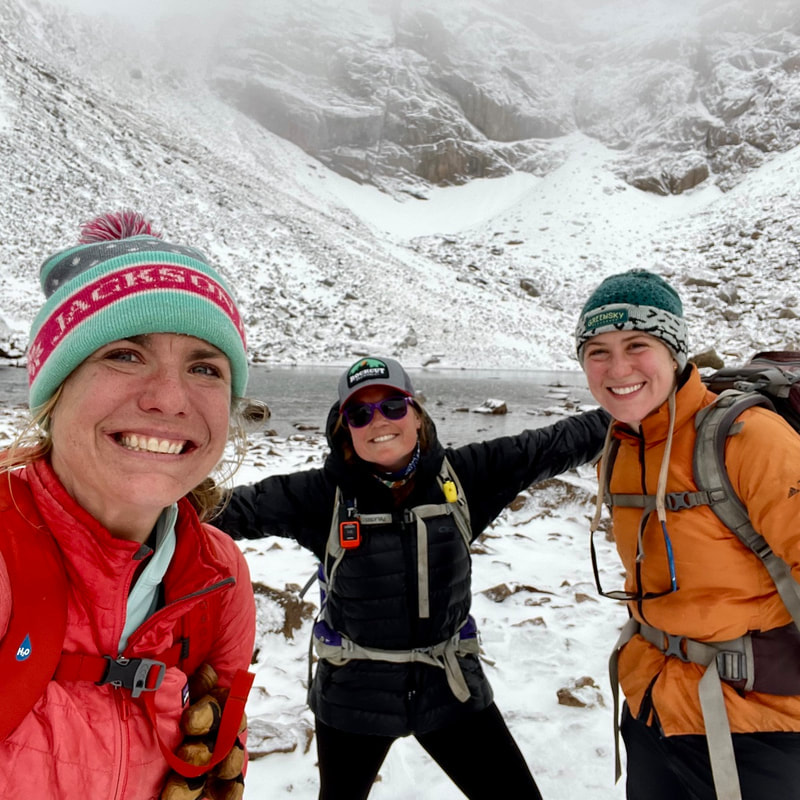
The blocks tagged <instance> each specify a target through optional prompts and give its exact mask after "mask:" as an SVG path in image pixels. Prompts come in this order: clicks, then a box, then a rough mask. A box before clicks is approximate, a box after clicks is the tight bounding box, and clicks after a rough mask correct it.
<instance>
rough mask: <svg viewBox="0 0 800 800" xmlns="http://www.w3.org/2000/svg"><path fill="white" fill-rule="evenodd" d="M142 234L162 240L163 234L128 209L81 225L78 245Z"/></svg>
mask: <svg viewBox="0 0 800 800" xmlns="http://www.w3.org/2000/svg"><path fill="white" fill-rule="evenodd" d="M142 234H146V235H147V236H155V237H157V238H159V239H160V238H161V234H160V233H156V232H155V231H154V230H153V228H152V225H151V224H150V222H149V221H148V220H146V219H145V218H144V216H142V214H140V213H139V212H138V211H131V209H129V208H126V209H123V210H122V211H112V212H110V213H108V214H101V215H100V216H99V217H96V218H95V219H92V220H89V221H88V222H84V223H83V225H81V238H80V239H78V243H79V244H92V243H94V242H107V241H109V240H111V239H127V238H128V237H129V236H141V235H142Z"/></svg>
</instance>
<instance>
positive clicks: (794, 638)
mask: <svg viewBox="0 0 800 800" xmlns="http://www.w3.org/2000/svg"><path fill="white" fill-rule="evenodd" d="M576 339H577V342H576V343H577V351H578V356H579V358H580V361H581V364H582V365H583V369H584V371H585V372H586V377H587V381H588V384H589V389H590V390H591V392H592V395H593V396H594V398H595V399H596V400H597V402H598V403H600V405H601V406H603V407H604V408H606V410H608V411H609V412H610V413H611V415H612V416H613V417H614V422H613V424H612V426H611V428H610V438H609V440H608V445H607V448H606V451H605V452H604V456H603V462H602V463H601V467H600V475H601V476H604V475H607V479H606V478H605V477H601V484H602V485H603V487H606V486H607V487H608V495H607V497H608V498H609V499H610V501H611V506H612V523H613V534H614V541H615V543H616V546H617V550H618V551H619V555H620V558H621V559H622V562H623V565H624V567H625V584H624V586H623V587H621V586H608V585H604V586H603V587H600V586H599V585H598V589H599V590H600V592H601V593H602V594H605V595H606V596H609V597H612V598H613V599H617V600H625V601H627V605H628V610H629V613H630V615H631V619H630V621H629V623H628V624H627V625H626V627H625V629H624V631H623V635H622V636H621V638H620V641H619V643H618V646H617V649H618V651H619V658H618V675H619V684H620V686H621V687H622V690H623V692H624V695H625V700H626V702H625V708H624V710H623V715H622V727H621V730H622V736H623V739H624V741H625V746H626V750H627V756H628V759H627V797H628V798H629V800H714V799H715V798H717V800H739V798H744V800H771V799H772V798H777V797H781V798H784V797H786V798H789V797H798V796H800V795H799V794H798V792H799V791H800V790H798V786H800V666H798V665H800V656H799V655H798V653H800V634H798V631H797V629H796V628H795V626H794V625H793V624H792V621H791V617H790V615H789V613H788V611H787V610H786V608H785V607H784V605H783V603H782V601H781V599H780V597H779V595H778V592H777V589H776V587H775V585H774V583H773V582H772V580H771V579H770V577H769V574H768V573H767V570H766V569H765V567H764V565H763V564H762V563H761V561H760V560H759V558H758V557H757V556H756V555H755V554H754V553H753V552H752V551H750V550H749V549H748V548H747V547H746V546H745V545H744V544H743V543H742V542H741V541H740V540H739V538H738V537H737V536H736V535H735V534H734V533H733V532H732V531H731V530H729V529H728V528H727V527H726V526H725V525H724V524H723V523H722V522H721V521H720V519H719V518H718V517H717V516H716V514H715V513H714V511H713V510H712V508H711V507H709V505H708V504H707V501H706V500H705V499H704V496H703V494H702V493H701V492H699V491H698V485H697V482H696V479H695V475H694V469H693V456H694V451H695V441H696V438H697V433H696V427H695V425H696V421H697V419H698V416H699V415H700V414H701V413H703V411H704V410H707V409H708V407H709V406H710V405H711V404H712V403H714V402H715V401H716V400H717V399H718V397H717V395H715V394H713V393H712V392H710V391H708V390H707V389H706V388H705V386H704V385H703V383H702V381H701V380H700V376H699V373H698V371H697V368H696V367H695V366H694V365H693V364H690V363H688V344H687V331H686V322H685V320H684V318H683V308H682V304H681V301H680V298H679V297H678V295H677V293H676V292H675V290H674V289H673V288H672V287H671V286H670V285H669V284H667V283H666V282H665V281H664V280H663V279H662V278H660V277H659V276H657V275H654V274H652V273H650V272H646V271H644V270H632V271H630V272H625V273H621V274H618V275H612V276H611V277H609V278H607V279H606V280H605V281H603V282H602V283H601V284H600V285H599V286H598V287H597V288H596V289H595V290H594V292H593V293H592V295H591V297H590V298H589V300H588V301H587V303H586V305H585V306H584V308H583V311H582V312H581V316H580V320H579V322H578V327H577V332H576ZM732 430H733V429H732ZM614 450H615V451H616V455H615V456H612V455H611V453H612V452H613V451H614ZM725 465H726V468H727V472H728V476H729V478H730V481H731V484H732V487H733V490H734V491H735V493H736V495H737V496H738V497H739V498H740V499H741V501H742V503H743V504H744V506H745V507H746V508H747V512H748V514H749V517H750V520H751V521H752V524H753V526H754V527H755V528H756V530H758V532H759V533H760V534H761V535H762V536H763V537H764V539H765V540H766V541H767V542H768V544H769V546H770V547H771V548H772V550H773V551H774V553H775V554H776V555H777V556H779V557H780V558H781V559H783V560H784V561H785V562H787V563H788V564H789V565H790V567H791V568H792V571H793V573H794V575H795V576H798V575H800V492H798V487H800V437H798V436H797V435H796V434H795V432H794V431H793V430H792V429H791V428H790V426H789V425H788V424H787V423H786V422H785V421H784V420H782V419H781V418H780V417H779V416H778V415H777V414H774V413H772V412H770V411H767V410H766V409H764V408H750V409H748V410H746V411H744V412H743V413H742V414H741V415H740V416H739V418H738V420H737V426H736V429H735V435H729V436H728V438H727V441H726V443H725ZM604 494H605V492H604V491H603V490H602V488H601V491H600V492H599V493H598V497H599V500H601V499H602V497H603V495H604ZM712 499H713V498H712ZM598 519H599V507H598V513H597V515H596V516H595V521H594V525H593V527H596V526H597V522H598ZM601 572H602V571H598V575H599V574H601ZM604 584H605V581H604ZM738 664H741V665H746V666H745V669H744V673H745V674H741V672H740V671H739V670H736V669H734V668H733V667H734V666H735V665H738ZM709 753H710V754H711V755H710V757H709Z"/></svg>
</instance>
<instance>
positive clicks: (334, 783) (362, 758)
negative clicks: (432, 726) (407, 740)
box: [316, 703, 542, 800]
mask: <svg viewBox="0 0 800 800" xmlns="http://www.w3.org/2000/svg"><path fill="white" fill-rule="evenodd" d="M316 732H317V755H318V758H319V776H320V790H319V800H364V798H366V797H367V795H368V794H369V791H370V789H371V788H372V784H373V782H374V780H375V778H376V777H377V775H378V770H379V769H380V767H381V764H383V761H384V759H385V758H386V754H387V753H388V752H389V748H390V747H391V746H392V743H393V742H394V741H395V738H394V737H392V736H370V735H368V734H358V733H346V732H345V731H340V730H337V729H336V728H331V727H330V726H328V725H325V723H323V722H321V721H320V720H319V719H317V721H316ZM416 739H417V741H418V742H419V743H420V744H421V745H422V746H423V748H425V750H426V751H427V752H428V754H429V755H430V756H431V758H433V760H434V761H435V762H436V763H437V764H438V765H439V766H440V767H441V768H442V769H443V770H444V771H445V772H446V773H447V775H448V776H449V777H450V779H451V780H452V781H453V783H455V784H456V786H458V788H459V789H461V791H462V792H464V794H465V795H466V796H467V797H469V798H471V800H497V798H498V797H513V798H514V800H542V796H541V794H540V793H539V789H538V787H537V786H536V781H535V780H534V779H533V776H532V775H531V773H530V770H529V769H528V766H527V764H526V763H525V759H524V758H523V757H522V753H521V752H520V750H519V748H518V747H517V743H516V742H515V741H514V739H513V738H512V736H511V733H510V731H509V730H508V728H507V727H506V723H505V722H504V720H503V717H502V716H501V714H500V712H499V711H498V709H497V706H496V705H495V704H494V703H492V705H490V706H489V707H488V708H487V709H485V710H484V711H478V712H476V713H474V714H470V715H469V716H467V717H465V718H464V719H463V720H462V721H460V722H459V723H458V724H456V725H450V726H448V727H446V728H440V729H439V730H436V731H433V732H432V733H425V734H420V735H418V736H417V737H416Z"/></svg>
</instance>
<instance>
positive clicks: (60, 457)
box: [51, 333, 231, 541]
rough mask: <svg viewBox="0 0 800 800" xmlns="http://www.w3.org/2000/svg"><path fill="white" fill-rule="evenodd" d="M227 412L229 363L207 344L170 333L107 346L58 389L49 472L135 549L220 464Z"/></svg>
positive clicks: (135, 338) (226, 435) (77, 499)
mask: <svg viewBox="0 0 800 800" xmlns="http://www.w3.org/2000/svg"><path fill="white" fill-rule="evenodd" d="M230 404H231V370H230V364H229V362H228V359H227V357H226V356H225V355H224V354H223V353H222V352H221V351H219V350H217V348H215V347H213V346H212V345H210V344H208V343H207V342H204V341H203V340H201V339H196V338H194V337H193V336H181V335H178V334H172V333H157V334H149V335H147V336H136V337H134V338H132V339H122V340H119V341H116V342H112V343H110V344H108V345H105V346H104V347H101V348H100V349H99V350H96V351H95V352H94V353H93V354H92V355H91V356H89V358H87V359H86V360H85V361H84V362H83V363H82V364H81V365H80V366H79V367H78V368H77V369H75V370H74V371H73V372H72V373H71V374H70V376H69V377H68V378H67V379H66V381H64V384H63V388H62V392H61V396H60V398H59V400H58V402H57V404H56V406H55V408H54V409H53V413H52V419H51V434H52V450H51V461H52V465H53V469H54V471H55V473H56V475H58V477H59V479H60V480H61V482H62V483H63V484H64V487H65V488H66V490H67V492H69V494H70V495H71V496H72V497H73V498H74V499H75V500H76V501H77V502H78V503H79V504H80V505H81V506H82V507H83V508H85V509H86V510H87V511H89V512H90V513H91V514H92V515H93V516H94V517H95V518H96V519H97V520H98V521H99V522H101V523H102V524H103V525H104V526H105V527H106V528H108V529H109V530H110V531H111V533H112V534H113V535H115V536H118V537H120V538H126V539H132V540H135V541H144V540H145V539H146V538H147V536H148V535H149V534H150V531H151V530H152V527H153V525H154V524H155V521H156V520H157V519H158V516H159V514H160V513H161V511H162V510H163V509H164V508H166V507H167V506H169V505H171V504H172V503H174V502H175V501H177V500H178V499H179V498H181V497H183V496H184V495H185V494H186V493H187V492H189V491H190V490H191V489H193V488H194V487H195V486H197V485H198V484H199V483H201V481H203V480H204V479H205V478H206V477H207V476H208V475H209V473H210V472H211V470H212V469H213V468H214V466H215V465H216V464H217V462H218V461H219V460H220V458H221V457H222V453H223V450H224V449H225V444H226V441H227V438H228V422H229V413H230Z"/></svg>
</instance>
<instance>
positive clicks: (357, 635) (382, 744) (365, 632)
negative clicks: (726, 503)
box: [215, 358, 609, 800]
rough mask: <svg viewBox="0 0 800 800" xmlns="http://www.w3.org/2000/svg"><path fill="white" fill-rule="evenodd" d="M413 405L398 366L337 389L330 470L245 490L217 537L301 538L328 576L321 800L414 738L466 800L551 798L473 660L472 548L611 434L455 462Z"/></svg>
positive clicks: (351, 798) (599, 423)
mask: <svg viewBox="0 0 800 800" xmlns="http://www.w3.org/2000/svg"><path fill="white" fill-rule="evenodd" d="M414 397H415V395H414V389H413V386H412V384H411V380H410V379H409V377H408V374H407V373H406V372H405V370H404V369H403V368H402V366H401V365H400V364H399V363H398V362H397V361H395V360H393V359H391V358H364V359H360V360H359V361H357V362H356V363H355V364H353V366H352V367H350V368H349V369H348V370H347V371H346V372H345V373H344V375H342V377H341V379H340V381H339V400H338V402H337V403H336V404H335V405H334V406H333V408H332V409H331V412H330V414H329V417H328V425H327V434H328V441H329V444H330V446H331V452H330V454H329V455H328V457H327V459H326V461H325V465H324V466H323V467H322V469H311V470H305V471H301V472H296V473H293V474H289V475H278V476H272V477H269V478H265V479H264V480H262V481H260V482H258V483H256V484H254V485H252V486H241V487H238V488H236V489H235V490H234V491H233V493H232V496H231V498H230V503H229V505H228V506H227V508H226V509H225V510H224V512H223V513H222V515H221V516H220V517H219V518H218V519H217V520H215V524H217V525H219V527H220V528H222V529H223V530H225V531H227V532H228V533H229V534H231V535H232V536H234V537H236V538H259V537H263V536H268V535H278V536H287V537H291V538H293V539H295V540H296V541H297V542H299V543H300V544H301V545H302V546H304V547H307V548H308V549H309V550H311V551H312V552H313V553H314V554H315V555H316V556H317V558H319V560H320V564H321V569H320V580H321V581H322V583H323V589H324V591H325V602H324V604H323V612H322V614H321V618H320V621H319V622H317V624H316V625H315V627H314V639H315V646H316V649H317V655H318V656H319V662H318V668H317V672H316V675H315V677H314V680H313V682H312V684H311V687H310V689H309V703H310V706H311V709H312V711H313V712H314V714H315V717H316V734H317V750H318V757H319V770H320V794H319V797H320V800H360V799H361V798H366V797H367V795H368V794H369V791H370V787H371V786H372V783H373V781H374V779H375V777H376V775H377V773H378V770H379V769H380V766H381V764H382V763H383V760H384V758H385V757H386V754H387V752H388V750H389V747H390V746H391V744H392V742H393V741H394V740H395V739H397V738H398V737H400V736H408V735H412V736H414V737H415V738H416V739H417V740H418V741H419V743H420V744H421V745H422V746H423V747H424V748H425V750H426V751H427V752H428V753H429V754H430V755H431V757H432V758H433V759H434V760H435V761H436V762H437V763H438V764H440V765H441V767H442V768H443V769H444V770H445V771H446V772H447V774H448V775H449V776H450V778H451V779H452V780H453V781H454V782H455V783H456V785H457V786H458V787H459V788H460V789H461V791H463V792H464V794H465V795H466V796H467V797H469V798H473V799H474V800H495V798H497V797H498V796H500V794H502V795H503V796H505V797H514V798H517V799H519V800H523V799H525V800H527V798H540V797H541V795H540V794H539V790H538V788H537V786H536V782H535V781H534V779H533V776H532V775H531V773H530V771H529V770H528V767H527V765H526V763H525V759H524V758H523V756H522V754H521V753H520V751H519V748H518V747H517V745H516V743H515V741H514V740H513V738H512V737H511V734H510V733H509V731H508V728H507V727H506V725H505V722H504V721H503V718H502V716H501V715H500V712H499V711H498V709H497V706H496V705H495V704H494V702H493V700H492V690H491V687H490V686H489V682H488V681H487V679H486V677H485V675H484V674H483V670H482V668H481V664H480V661H479V659H478V655H477V653H478V645H477V638H476V636H477V634H476V631H475V626H474V622H473V621H472V619H471V618H470V617H469V610H470V601H471V581H470V574H471V560H470V553H469V545H470V543H471V542H472V541H474V540H475V539H476V538H477V537H478V536H479V535H480V534H481V533H482V532H483V530H484V529H485V528H486V527H487V526H488V525H489V524H490V523H491V522H492V521H493V520H494V519H495V518H496V517H497V516H498V515H499V514H500V512H501V511H502V510H503V509H504V508H505V507H506V506H507V505H508V503H510V502H511V500H513V499H514V498H515V497H516V496H517V494H519V492H521V491H523V490H524V489H525V488H527V487H528V486H529V485H530V484H532V483H535V482H537V481H541V480H544V479H546V478H550V477H552V476H553V475H558V474H560V473H562V472H564V471H565V470H567V469H570V468H572V467H575V466H578V465H580V464H583V463H585V462H586V461H588V460H589V459H591V458H592V457H593V456H595V455H596V454H597V453H598V452H599V451H600V449H601V447H602V444H603V440H604V436H605V431H606V427H607V424H608V420H609V418H608V415H607V414H606V413H605V412H603V411H601V410H598V411H592V412H589V413H587V414H582V415H578V416H575V417H572V418H570V419H566V420H563V421H561V422H558V423H556V424H555V425H551V426H549V427H546V428H539V429H536V430H527V431H524V432H523V433H521V434H519V435H517V436H506V437H502V438H499V439H495V440H493V441H489V442H475V443H472V444H468V445H465V446H463V447H458V448H448V449H445V448H443V447H442V445H441V444H440V443H439V441H438V439H437V438H436V430H435V427H434V424H433V422H432V420H431V419H430V417H429V416H428V414H427V413H426V412H425V411H424V410H423V409H422V408H421V406H420V405H419V404H418V403H417V402H416V400H415V399H414ZM476 754H480V759H481V764H483V765H487V764H490V765H491V768H490V769H485V768H476V765H475V762H474V755H476ZM501 776H502V777H501Z"/></svg>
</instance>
